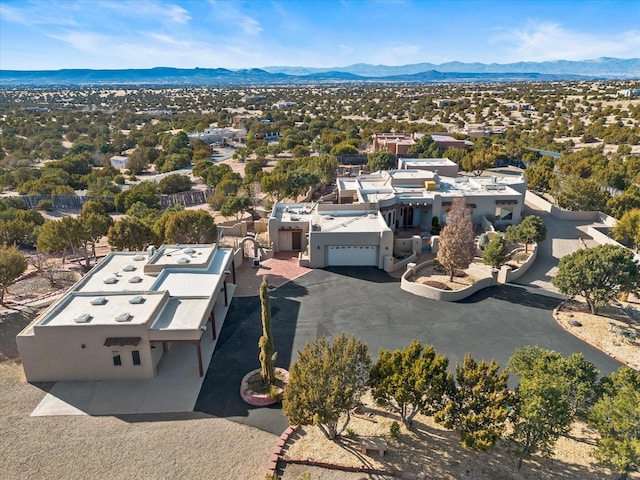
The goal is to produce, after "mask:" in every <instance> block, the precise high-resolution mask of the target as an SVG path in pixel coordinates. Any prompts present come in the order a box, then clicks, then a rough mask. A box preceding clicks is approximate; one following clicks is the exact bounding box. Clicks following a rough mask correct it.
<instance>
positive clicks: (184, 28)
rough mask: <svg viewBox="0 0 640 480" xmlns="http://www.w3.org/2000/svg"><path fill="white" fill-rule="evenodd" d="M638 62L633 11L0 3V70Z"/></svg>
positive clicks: (266, 0)
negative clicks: (603, 59) (611, 59)
mask: <svg viewBox="0 0 640 480" xmlns="http://www.w3.org/2000/svg"><path fill="white" fill-rule="evenodd" d="M602 56H608V57H618V58H632V57H639V56H640V0H620V1H614V0H611V1H607V0H596V1H589V0H527V1H525V0H493V1H489V0H458V1H454V0H448V1H440V0H341V1H339V0H275V1H270V0H253V1H240V0H238V1H234V0H0V69H3V70H14V69H15V70H48V69H60V68H95V69H102V68H104V69H115V68H151V67H156V66H166V67H183V68H193V67H202V68H205V67H206V68H215V67H224V68H231V69H235V68H249V67H265V66H274V65H286V66H306V67H332V66H334V67H335V66H347V65H351V64H354V63H371V64H385V65H405V64H411V63H420V62H431V63H443V62H448V61H456V60H457V61H462V62H482V63H493V62H495V63H510V62H516V61H545V60H559V59H565V60H587V59H593V58H598V57H602Z"/></svg>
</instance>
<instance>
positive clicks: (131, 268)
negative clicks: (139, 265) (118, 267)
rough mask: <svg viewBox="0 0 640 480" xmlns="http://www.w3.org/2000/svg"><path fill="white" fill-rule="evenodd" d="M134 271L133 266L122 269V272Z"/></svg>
mask: <svg viewBox="0 0 640 480" xmlns="http://www.w3.org/2000/svg"><path fill="white" fill-rule="evenodd" d="M135 269H136V267H134V266H133V265H125V266H124V267H122V271H124V272H133V271H134V270H135Z"/></svg>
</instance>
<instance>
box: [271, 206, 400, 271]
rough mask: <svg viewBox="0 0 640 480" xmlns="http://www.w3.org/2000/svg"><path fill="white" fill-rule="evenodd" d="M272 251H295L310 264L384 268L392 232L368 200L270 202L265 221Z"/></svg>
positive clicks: (390, 251) (390, 249)
mask: <svg viewBox="0 0 640 480" xmlns="http://www.w3.org/2000/svg"><path fill="white" fill-rule="evenodd" d="M268 233H269V239H270V240H271V243H272V246H273V251H274V252H279V251H283V250H284V251H299V252H302V253H301V254H300V256H299V258H300V264H301V265H304V266H308V267H311V268H324V267H331V266H344V265H360V266H376V267H378V268H380V269H382V268H384V257H385V255H391V253H392V251H393V232H392V231H391V229H390V228H389V227H388V226H387V224H386V223H385V221H384V219H383V218H382V216H381V215H380V213H379V212H378V209H377V206H376V205H372V204H359V205H355V204H354V205H336V204H327V203H320V204H315V205H314V204H283V203H278V204H276V205H274V207H273V211H272V213H271V217H270V218H269V222H268Z"/></svg>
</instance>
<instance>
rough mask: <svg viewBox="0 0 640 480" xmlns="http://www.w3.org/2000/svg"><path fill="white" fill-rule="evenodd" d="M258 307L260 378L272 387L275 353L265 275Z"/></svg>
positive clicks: (274, 374)
mask: <svg viewBox="0 0 640 480" xmlns="http://www.w3.org/2000/svg"><path fill="white" fill-rule="evenodd" d="M260 305H261V307H262V336H261V337H260V340H259V341H258V347H260V378H261V379H262V383H263V384H264V385H272V384H273V383H274V382H275V380H276V369H275V366H274V362H275V359H276V355H277V354H276V353H275V352H274V349H273V338H272V337H271V304H270V301H269V280H268V278H267V276H266V275H265V276H264V277H262V283H261V284H260Z"/></svg>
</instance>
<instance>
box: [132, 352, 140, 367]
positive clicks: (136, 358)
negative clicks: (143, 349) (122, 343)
mask: <svg viewBox="0 0 640 480" xmlns="http://www.w3.org/2000/svg"><path fill="white" fill-rule="evenodd" d="M131 358H132V360H133V364H134V365H142V362H141V361H140V350H133V351H132V352H131Z"/></svg>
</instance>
